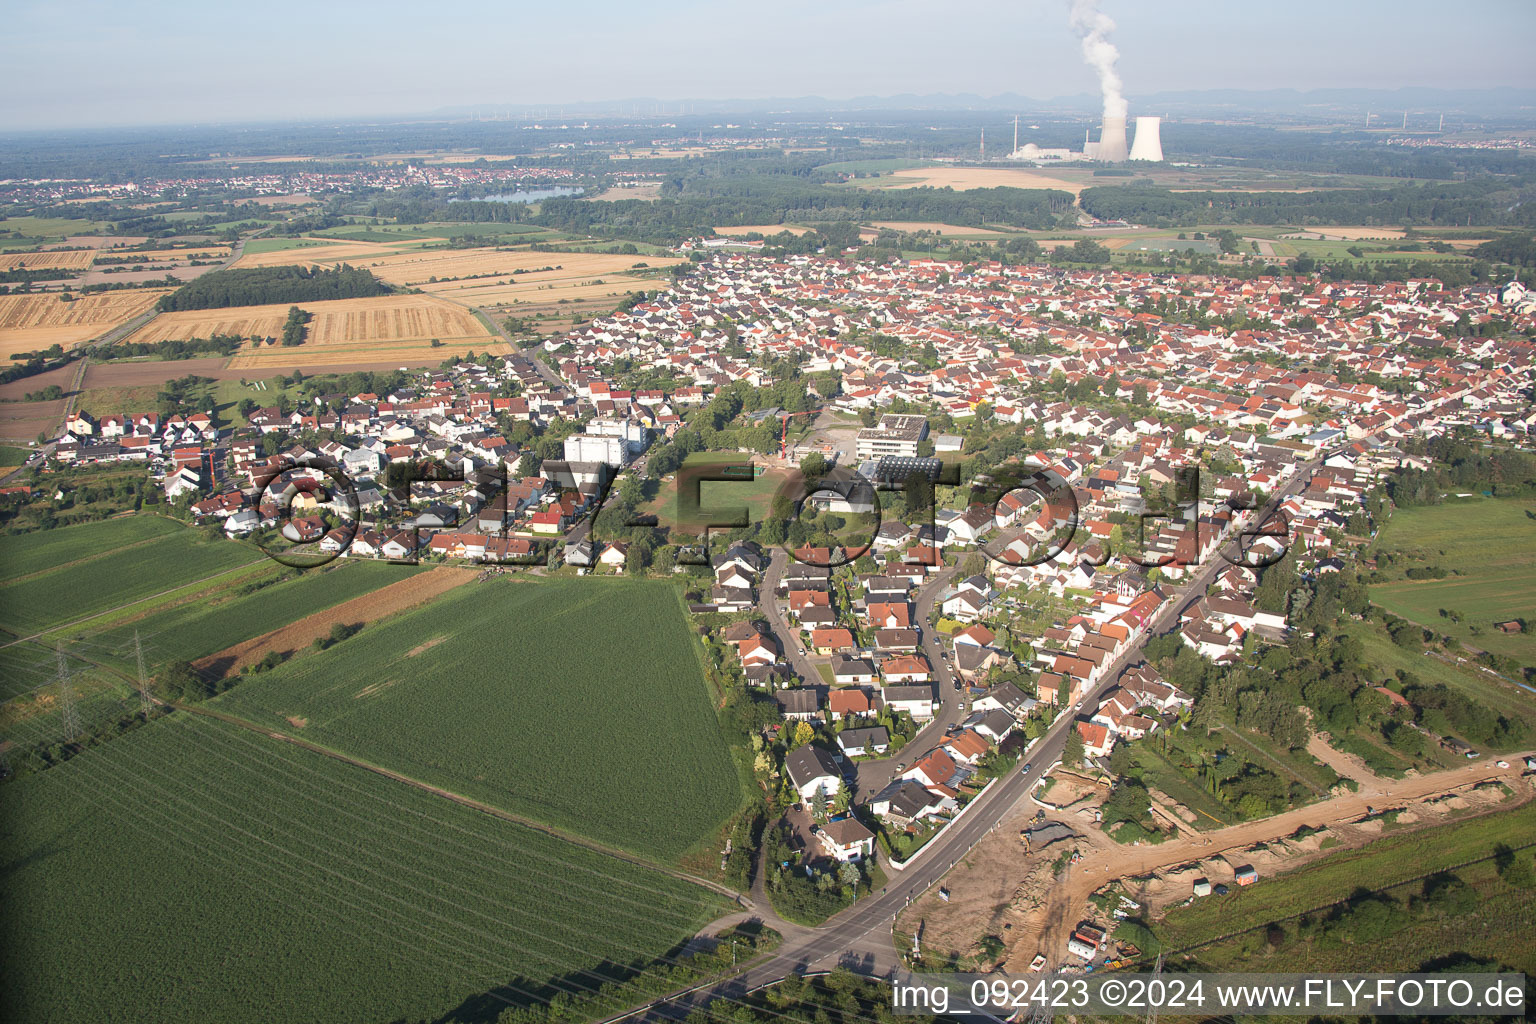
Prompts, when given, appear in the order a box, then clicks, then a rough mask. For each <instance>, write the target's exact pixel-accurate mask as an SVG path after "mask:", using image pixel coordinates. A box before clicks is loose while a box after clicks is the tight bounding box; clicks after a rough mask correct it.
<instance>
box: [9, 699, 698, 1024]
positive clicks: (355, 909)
mask: <svg viewBox="0 0 1536 1024" xmlns="http://www.w3.org/2000/svg"><path fill="white" fill-rule="evenodd" d="M0 810H3V814H4V820H5V822H6V828H5V829H4V831H3V833H0V857H3V862H4V863H5V865H6V871H5V873H4V880H3V882H0V891H3V894H4V895H3V898H4V903H5V907H6V913H5V914H4V915H3V917H4V921H3V923H0V936H3V945H4V949H5V952H4V953H3V954H0V962H3V964H4V967H3V970H4V972H5V976H6V985H5V986H4V995H3V996H0V1006H3V1007H4V1009H5V1017H6V1018H7V1019H9V1020H27V1021H79V1020H92V1021H125V1022H126V1021H192V1020H197V1021H221V1022H231V1024H234V1022H245V1021H250V1022H265V1021H274V1020H289V1021H298V1020H324V1021H329V1022H357V1024H373V1022H377V1021H404V1020H441V1019H446V1018H448V1017H449V1016H450V1015H455V1014H456V1015H455V1016H454V1017H453V1019H456V1020H485V1021H489V1020H493V1019H495V1017H496V1016H497V1014H498V1013H499V1012H500V1011H502V1010H505V1009H506V1008H507V1007H508V1006H509V1005H519V1004H526V1003H530V1002H534V1001H541V1002H542V1001H547V1000H548V999H549V998H551V997H553V996H555V995H557V994H559V993H561V992H565V993H569V994H572V995H576V994H581V993H584V992H586V991H589V990H590V989H591V988H593V987H595V986H596V985H597V984H598V983H599V982H600V981H601V980H603V978H604V973H603V972H604V971H605V970H607V969H609V968H606V966H605V965H609V964H614V963H618V964H629V963H632V962H635V961H641V962H649V961H652V960H653V959H654V958H656V957H657V956H663V955H666V954H667V952H668V950H669V949H671V948H673V947H674V946H675V945H676V944H677V943H679V942H681V941H682V940H683V939H685V938H686V937H687V936H689V935H691V934H692V933H693V932H694V931H695V930H696V929H698V928H699V927H701V926H702V925H703V924H704V923H705V922H706V921H708V920H709V919H711V918H713V917H715V916H717V914H718V913H719V912H720V910H721V904H722V903H723V900H721V899H720V898H718V897H716V896H715V895H713V894H711V893H709V892H707V891H706V890H704V889H701V888H698V887H695V886H693V885H690V884H688V883H686V882H682V881H679V880H677V879H674V878H672V877H671V876H668V875H666V874H663V873H661V872H657V871H652V870H649V869H646V868H643V867H640V866H637V865H634V864H632V863H628V862H624V861H621V860H618V859H615V858H612V857H609V856H605V855H603V854H600V853H596V852H593V851H591V850H588V849H585V848H582V847H579V846H576V845H574V844H570V843H566V842H562V841H560V840H558V839H555V838H552V837H549V836H547V835H544V834H542V833H539V832H537V831H535V830H532V829H528V828H524V827H522V826H519V825H515V824H512V823H510V822H506V821H501V820H498V819H495V818H492V817H490V816H488V815H485V814H480V813H477V812H475V811H473V810H470V809H468V808H465V807H462V806H459V805H456V804H453V803H450V802H448V801H445V800H442V799H440V798H438V797H434V796H431V795H429V794H427V793H424V792H422V791H420V790H417V789H415V788H412V787H409V786H405V785H402V784H399V783H395V782H391V781H389V780H386V779H383V778H381V777H379V776H376V775H374V774H372V773H370V772H367V771H364V770H361V769H358V768H355V767H351V766H348V765H345V764H342V763H340V762H338V761H335V760H333V759H330V758H327V757H325V756H322V755H319V754H315V753H312V752H309V751H306V750H302V749H300V748H296V747H293V746H291V745H288V744H283V743H280V742H276V741H273V740H270V739H268V738H266V737H262V736H257V735H253V734H252V733H250V732H249V731H247V730H244V729H240V728H238V727H235V726H231V725H227V724H224V723H220V722H215V721H210V720H207V719H194V718H192V717H191V716H189V715H186V714H179V715H174V716H172V717H170V718H168V719H164V720H162V721H159V722H155V723H152V724H151V725H149V726H147V727H144V728H141V729H139V730H137V731H135V732H133V733H130V734H128V735H126V736H122V737H119V738H118V739H116V740H114V741H113V742H111V743H109V744H106V745H105V746H103V747H100V748H98V749H95V750H91V751H88V752H86V753H85V754H82V755H80V756H78V757H76V758H74V759H73V760H71V761H69V762H67V763H66V764H63V765H61V766H59V767H56V768H53V769H50V770H49V771H46V772H43V773H41V774H38V775H34V776H32V777H29V778H26V779H23V780H20V781H19V782H16V783H14V784H9V785H7V786H5V787H4V788H3V790H0ZM85 879H89V880H90V881H89V882H88V883H86V882H85V881H84V880H85ZM125 950H134V951H135V952H134V953H133V954H132V955H125Z"/></svg>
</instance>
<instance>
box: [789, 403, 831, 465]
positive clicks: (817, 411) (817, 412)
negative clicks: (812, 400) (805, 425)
mask: <svg viewBox="0 0 1536 1024" xmlns="http://www.w3.org/2000/svg"><path fill="white" fill-rule="evenodd" d="M819 415H821V410H820V409H810V410H808V411H806V412H781V413H779V425H780V433H779V458H781V459H788V458H789V421H790V420H792V419H794V418H795V417H796V416H819Z"/></svg>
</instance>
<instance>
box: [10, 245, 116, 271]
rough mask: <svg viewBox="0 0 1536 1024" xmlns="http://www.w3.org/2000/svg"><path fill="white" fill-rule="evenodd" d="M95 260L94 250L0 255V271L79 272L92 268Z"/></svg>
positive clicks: (50, 250) (47, 250) (45, 251)
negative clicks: (92, 262)
mask: <svg viewBox="0 0 1536 1024" xmlns="http://www.w3.org/2000/svg"><path fill="white" fill-rule="evenodd" d="M95 258H96V252H95V250H94V249H71V250H67V251H65V252H59V251H56V250H52V249H45V250H43V251H42V252H8V253H0V270H61V269H62V270H79V269H81V268H83V267H88V266H90V265H91V260H93V259H95Z"/></svg>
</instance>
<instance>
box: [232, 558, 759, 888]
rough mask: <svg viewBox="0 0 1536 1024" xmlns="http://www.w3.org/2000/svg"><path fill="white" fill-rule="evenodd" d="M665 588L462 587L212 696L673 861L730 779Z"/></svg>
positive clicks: (735, 799) (737, 796)
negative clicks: (353, 636) (348, 638)
mask: <svg viewBox="0 0 1536 1024" xmlns="http://www.w3.org/2000/svg"><path fill="white" fill-rule="evenodd" d="M693 643H694V641H693V640H692V639H691V638H690V634H689V630H688V624H687V620H686V618H685V615H684V611H683V607H682V603H681V600H680V598H679V596H678V594H677V591H676V590H675V588H673V587H671V586H669V585H667V584H664V583H651V582H644V581H633V580H611V579H602V580H599V579H565V580H559V581H541V582H513V581H511V580H497V581H495V582H494V583H491V584H480V585H476V586H472V587H464V588H460V589H459V590H456V591H454V592H451V593H449V594H446V595H444V596H443V597H442V598H440V599H438V600H436V601H435V602H433V603H432V604H431V605H428V606H426V607H423V608H420V609H417V610H414V611H410V612H407V613H405V614H403V615H400V616H398V617H396V618H394V619H392V620H390V621H388V622H385V623H381V624H379V625H376V626H370V627H369V628H367V629H365V630H364V631H363V632H362V634H360V635H359V636H358V637H357V638H356V639H353V640H348V641H345V642H343V643H341V644H338V645H336V646H335V647H332V648H331V649H329V650H327V651H324V652H321V653H317V654H306V655H305V656H303V657H301V658H297V659H295V660H294V661H292V662H289V663H288V664H286V665H284V666H282V667H280V668H278V669H275V670H273V671H272V672H270V673H264V674H262V675H260V676H257V677H253V678H251V679H249V680H247V681H245V682H243V683H241V684H240V685H239V686H237V687H236V688H234V689H233V690H231V691H229V692H228V693H226V694H224V695H223V696H221V697H219V698H218V699H217V700H216V701H215V702H214V706H216V707H218V708H219V709H220V710H223V711H226V712H230V713H233V714H236V715H240V716H242V717H244V718H247V719H249V720H250V721H252V722H255V723H257V724H259V725H260V726H262V727H263V728H270V729H274V730H282V731H286V732H291V733H294V734H296V735H300V736H302V737H303V738H304V739H306V740H308V741H311V742H314V743H319V744H322V745H325V746H327V747H331V748H334V749H337V750H340V751H344V752H346V753H348V754H351V755H355V756H357V757H360V758H363V759H365V760H367V761H370V762H372V763H375V764H379V765H382V766H384V767H387V768H391V769H394V770H395V771H399V772H401V773H403V774H406V775H409V776H411V777H413V778H418V779H421V780H423V781H425V782H429V783H431V784H433V785H437V786H442V787H444V788H447V789H450V790H453V791H454V792H458V793H463V794H465V795H467V796H471V797H474V798H475V799H478V800H483V801H485V802H487V803H490V804H493V805H495V806H497V807H501V808H504V809H506V810H508V811H511V812H513V813H515V814H519V815H524V816H526V817H528V818H531V819H536V820H538V821H541V822H544V823H546V824H549V825H552V826H554V827H556V828H560V829H564V830H568V831H570V832H574V833H578V834H580V835H584V836H587V837H589V838H591V839H594V840H596V841H598V842H601V843H605V844H610V845H613V846H616V847H621V848H623V849H627V850H631V851H633V852H635V853H639V854H642V855H644V856H648V857H654V858H658V859H662V860H669V861H670V860H674V859H676V858H678V857H679V856H681V855H682V854H684V853H685V852H687V851H688V850H689V849H690V848H691V847H693V846H694V845H695V844H697V843H698V842H700V841H701V840H702V839H704V838H705V837H706V836H713V835H714V833H715V831H716V830H717V829H718V828H719V826H720V825H721V824H722V823H723V822H724V821H725V819H726V818H728V817H729V816H730V814H731V813H732V812H733V811H734V810H735V809H736V807H737V805H738V804H739V802H740V800H741V793H740V788H739V784H738V781H737V777H736V774H735V770H734V768H733V766H732V763H731V759H730V755H729V753H728V750H727V746H726V743H725V739H724V737H723V735H722V734H721V731H720V727H719V724H718V721H717V719H716V716H715V713H714V711H713V709H712V708H711V707H710V698H709V694H708V692H707V688H706V684H705V682H704V680H703V677H702V672H701V669H700V667H699V662H698V659H697V654H696V652H695V650H694V649H692V644H693Z"/></svg>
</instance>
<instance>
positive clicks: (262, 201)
mask: <svg viewBox="0 0 1536 1024" xmlns="http://www.w3.org/2000/svg"><path fill="white" fill-rule="evenodd" d="M314 201H315V197H314V196H309V195H304V194H303V193H297V192H296V193H294V194H292V195H286V196H257V197H256V198H255V199H252V200H251V202H253V203H255V204H256V205H257V206H308V205H309V204H310V203H312V202H314Z"/></svg>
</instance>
